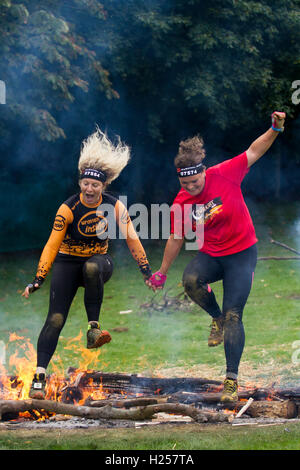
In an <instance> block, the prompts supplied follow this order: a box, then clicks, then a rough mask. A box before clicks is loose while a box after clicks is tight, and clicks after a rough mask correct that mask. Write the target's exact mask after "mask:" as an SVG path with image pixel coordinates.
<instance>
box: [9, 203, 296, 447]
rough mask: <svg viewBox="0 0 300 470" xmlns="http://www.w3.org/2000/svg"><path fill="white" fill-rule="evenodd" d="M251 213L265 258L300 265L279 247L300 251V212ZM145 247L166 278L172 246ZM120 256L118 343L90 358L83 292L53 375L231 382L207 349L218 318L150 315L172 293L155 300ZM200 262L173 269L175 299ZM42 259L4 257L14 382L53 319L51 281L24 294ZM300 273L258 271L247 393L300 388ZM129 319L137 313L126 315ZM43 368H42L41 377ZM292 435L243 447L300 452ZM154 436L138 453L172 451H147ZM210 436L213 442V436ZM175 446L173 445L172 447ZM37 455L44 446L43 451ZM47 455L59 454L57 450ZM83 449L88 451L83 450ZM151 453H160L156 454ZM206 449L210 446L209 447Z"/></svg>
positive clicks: (217, 352) (121, 250)
mask: <svg viewBox="0 0 300 470" xmlns="http://www.w3.org/2000/svg"><path fill="white" fill-rule="evenodd" d="M250 209H251V213H252V215H253V218H254V221H255V225H256V230H257V235H258V238H259V242H258V250H259V256H294V255H293V253H291V252H289V251H287V250H284V249H283V248H280V247H278V246H275V245H274V244H271V243H270V238H273V239H275V240H278V241H280V242H283V243H286V244H288V245H289V246H292V247H294V248H295V249H297V250H298V251H300V243H299V239H300V237H299V235H300V222H299V221H300V205H299V204H294V205H293V206H291V207H290V206H288V205H287V206H286V207H284V206H281V207H276V205H275V206H274V205H272V206H271V205H270V206H264V207H263V208H261V207H256V206H253V207H251V208H250ZM145 247H146V249H147V254H148V257H149V259H150V262H151V265H152V267H153V270H156V269H158V268H159V265H160V259H161V255H162V251H163V247H164V242H157V243H155V244H152V245H150V244H149V243H147V244H146V243H145ZM111 253H112V255H113V257H114V260H115V271H114V274H113V277H112V279H111V280H110V281H109V283H108V284H107V285H106V289H105V298H104V303H103V307H102V312H101V322H102V326H103V328H105V329H108V330H109V331H110V332H111V334H112V337H113V340H112V342H111V343H110V344H109V345H105V346H104V347H103V348H101V350H99V351H98V352H93V353H92V354H91V352H90V351H89V354H88V355H85V353H84V352H83V351H84V346H85V333H86V326H87V322H86V316H85V312H84V307H83V290H82V289H80V290H79V291H78V293H77V295H76V298H75V300H74V302H73V304H72V307H71V310H70V314H69V318H68V321H67V323H66V325H65V327H64V330H63V332H62V335H61V338H60V341H59V344H58V348H57V351H56V354H55V357H54V358H53V361H52V363H51V366H50V367H49V373H51V372H52V371H54V370H57V368H58V369H59V370H60V371H61V373H62V374H63V373H64V371H65V370H66V369H67V368H68V367H69V366H73V367H80V366H81V367H82V366H83V367H86V366H88V367H90V368H94V369H97V370H102V371H104V372H109V371H111V372H112V371H113V372H120V373H127V372H130V373H133V372H134V373H141V374H143V375H148V376H151V375H157V374H159V375H164V376H169V377H171V376H195V377H197V376H202V377H210V378H217V379H219V380H223V377H224V371H225V361H224V351H223V346H219V347H217V348H208V347H207V336H208V333H209V326H210V318H209V316H208V315H207V314H206V313H205V312H203V311H201V310H200V309H199V308H198V307H196V306H195V305H189V306H188V307H187V308H186V309H183V310H176V309H169V310H161V311H155V310H147V309H143V308H142V307H141V306H142V305H143V304H144V303H147V302H150V301H151V300H153V297H154V295H155V297H154V301H155V302H159V301H160V300H161V299H162V296H163V295H164V293H157V294H153V293H152V292H151V291H150V290H149V289H148V288H146V287H145V286H144V285H143V282H142V279H141V275H140V273H139V271H138V270H137V268H136V266H135V263H134V261H133V259H132V258H131V256H130V253H129V251H128V249H127V247H126V244H125V242H123V243H121V242H115V243H113V242H112V243H111ZM194 255H195V253H194V252H190V251H182V253H181V254H180V256H179V257H178V259H177V260H176V262H175V263H174V266H173V267H172V269H171V271H170V274H169V276H168V282H167V286H166V288H167V289H169V290H168V295H169V296H175V295H177V294H180V293H181V292H182V291H183V289H182V286H181V275H182V272H183V269H184V267H185V265H186V264H187V263H188V261H189V260H190V259H191V258H192V257H193V256H194ZM38 256H39V254H38V253H21V252H20V253H16V254H10V255H5V254H3V255H1V267H0V283H1V285H0V289H1V290H0V292H1V294H0V296H1V297H0V319H1V322H0V344H1V345H2V350H3V348H4V347H5V351H4V352H5V357H6V364H5V367H6V369H7V370H8V371H9V373H14V368H15V366H13V365H12V362H13V361H12V358H13V359H14V358H15V355H16V353H17V355H18V356H19V357H22V354H23V355H26V354H27V355H28V352H27V350H26V347H25V342H26V341H25V340H24V338H25V339H27V338H28V340H29V341H30V343H31V344H32V345H33V346H34V348H35V345H36V341H37V337H38V334H39V331H40V329H41V327H42V325H43V322H44V319H45V316H46V313H47V309H48V295H49V281H50V276H49V278H48V279H47V281H46V282H45V284H44V286H43V287H42V289H41V290H40V291H38V292H36V293H34V294H33V295H32V296H31V297H30V298H29V299H28V300H25V299H24V298H22V297H21V292H22V290H23V288H24V286H25V285H26V284H27V283H28V282H30V281H31V280H32V278H33V276H34V274H35V269H36V265H37V261H38ZM299 273H300V263H299V261H295V260H284V261H275V260H268V261H258V264H257V269H256V273H255V280H254V285H253V289H252V292H251V295H250V297H249V300H248V303H247V305H246V308H245V310H244V325H245V331H246V346H245V350H244V354H243V357H242V362H241V366H240V383H241V384H244V383H249V382H250V383H251V384H257V385H260V384H263V385H265V384H272V383H276V384H281V385H282V384H283V385H284V384H295V383H297V382H298V383H299V362H300V354H298V353H297V351H298V349H299V348H300V343H296V342H297V341H300V316H299V303H300V277H299ZM213 289H214V292H215V294H216V297H217V299H218V300H219V301H220V302H221V301H222V285H221V283H216V284H214V285H213ZM124 311H130V312H128V313H120V312H124ZM115 329H117V330H119V331H115ZM11 333H15V334H16V335H17V336H18V337H20V338H21V339H15V340H14V341H10V339H11V336H10V335H11ZM31 359H32V356H30V360H31ZM34 365H35V364H34V361H33V362H32V367H34ZM283 429H284V428H283ZM291 429H292V432H289V433H285V432H284V431H283V430H280V429H276V430H272V431H268V430H259V432H258V431H257V430H256V431H257V434H255V432H256V431H254V430H249V433H250V434H249V435H248V434H247V435H245V440H244V442H245V444H244V445H248V446H251V447H250V448H252V446H253V448H264V449H265V448H268V445H269V446H270V448H273V447H272V445H273V444H272V442H273V441H272V439H271V440H270V438H268V439H269V440H266V442H268V443H269V444H267V443H266V442H264V439H263V438H262V437H261V435H260V434H259V433H264V432H266V433H268V432H270V433H271V434H273V435H274V445H276V446H277V447H275V448H300V445H299V444H298V443H299V442H300V441H299V427H297V426H292V427H291ZM3 432H4V431H3ZM124 432H125V431H124ZM146 432H147V431H145V432H144V430H143V431H142V432H141V433H140V434H139V436H141V441H139V445H142V446H144V447H141V448H145V449H147V448H157V449H162V448H169V447H168V446H169V444H168V442H169V440H168V439H169V438H167V437H166V438H163V437H162V436H161V437H160V439H161V440H160V443H161V444H158V443H155V442H156V441H155V439H154V440H153V439H152V438H151V440H150V441H149V442H151V444H147V439H146V440H145V439H144V438H143V436H144V433H146ZM174 432H175V431H174ZM207 432H208V434H209V432H210V431H207ZM244 432H245V431H242V430H234V433H235V435H237V434H238V433H241V436H243V433H244ZM276 433H279V434H278V435H277V434H276ZM280 433H281V434H280ZM162 434H164V432H163V433H162ZM221 434H222V433H221ZM112 435H113V432H110V431H108V432H107V434H106V436H107V438H105V439H104V440H101V442H102V444H101V445H103V446H108V447H100V448H110V447H109V446H111V445H112V442H113V439H112V440H111V436H112ZM132 435H133V437H132V441H131V440H130V439H129V440H128V441H125V444H124V446H125V447H122V448H130V449H131V448H136V447H134V446H135V445H137V444H135V438H134V436H135V435H136V434H135V433H134V432H133V434H132ZM250 435H253V443H250V441H249V439H248V438H249V436H250ZM279 435H280V436H281V437H280V438H279V437H278V436H279ZM178 436H179V437H177V435H176V439H177V441H176V442H178V444H177V448H184V449H185V448H203V447H202V446H203V442H202V440H201V442H200V440H199V436H198V437H197V436H195V441H194V440H193V439H191V438H189V439H187V440H186V441H185V438H184V437H183V436H181V438H180V432H179V433H178ZM247 436H248V437H247ZM202 437H203V434H202ZM221 437H222V436H220V440H218V439H216V438H215V439H214V440H213V442H212V443H211V445H212V446H214V445H218V446H220V447H219V448H223V447H222V446H225V442H226V436H223V437H222V439H221ZM223 438H224V439H223ZM106 439H107V440H106ZM170 439H171V438H170ZM207 439H209V436H208V437H207ZM241 439H242V438H241V437H239V438H238V439H237V440H236V441H234V442H236V443H235V444H233V445H236V446H238V442H239V441H240V440H241ZM29 440H30V439H29ZM173 440H174V439H173V438H172V439H171V442H173ZM242 441H243V440H242ZM10 442H11V444H9V446H10V447H9V446H8V447H5V444H4V441H3V440H2V441H1V435H0V446H2V448H15V447H14V446H15V445H16V444H15V442H14V440H13V439H11V440H10ZM69 442H70V446H75V447H76V445H77V444H75V443H73V441H72V439H71V437H70V441H69ZM93 442H94V441H93ZM95 442H96V441H95ZM99 442H100V441H99ZM122 442H123V443H124V441H122ZM205 442H206V441H205ZM251 442H252V441H251ZM255 442H256V444H255ZM105 443H106V444H105ZM289 443H290V444H289ZM19 445H21V444H20V443H19ZM36 445H37V446H40V445H42V444H38V443H36ZM45 445H46V444H45ZM47 445H48V446H50V447H51V446H52V444H51V443H50V441H49V442H48V443H47ZM53 445H54V444H53ZM78 445H84V444H79V443H78ZM86 445H87V446H88V444H86ZM95 445H97V446H98V444H95ZM99 445H100V444H99ZM122 445H123V444H122ZM148 445H150V446H152V447H147V446H148ZM160 445H161V446H163V447H160ZM170 445H171V444H170ZM205 445H206V446H208V444H207V443H206V444H205ZM241 445H242V444H241ZM255 445H256V446H258V447H255ZM288 445H290V446H291V447H288ZM126 446H127V447H126ZM153 446H154V447H153ZM181 446H182V447H181ZM186 446H192V447H186ZM266 446H267V447H266ZM295 446H298V447H295ZM97 448H99V447H97ZM208 448H210V447H208ZM212 448H215V447H212ZM237 448H240V447H237ZM244 448H245V447H244Z"/></svg>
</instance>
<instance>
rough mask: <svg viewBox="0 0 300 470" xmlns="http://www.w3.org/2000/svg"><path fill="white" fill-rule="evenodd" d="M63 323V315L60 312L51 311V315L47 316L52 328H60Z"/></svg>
mask: <svg viewBox="0 0 300 470" xmlns="http://www.w3.org/2000/svg"><path fill="white" fill-rule="evenodd" d="M63 324H64V316H63V314H62V313H52V315H51V316H50V318H49V325H50V326H52V328H56V329H58V330H60V329H61V328H62V327H63Z"/></svg>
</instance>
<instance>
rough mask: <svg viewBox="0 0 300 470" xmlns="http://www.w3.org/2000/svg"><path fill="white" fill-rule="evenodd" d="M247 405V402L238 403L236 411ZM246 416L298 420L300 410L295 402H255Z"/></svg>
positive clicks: (246, 412)
mask: <svg viewBox="0 0 300 470" xmlns="http://www.w3.org/2000/svg"><path fill="white" fill-rule="evenodd" d="M244 405H245V402H238V403H237V404H236V407H235V410H239V409H241V408H242V407H243V406H244ZM245 414H247V415H249V416H251V417H252V418H258V417H265V418H287V419H291V418H296V417H297V414H298V409H297V406H296V404H295V402H294V401H293V400H285V401H271V400H261V401H253V402H252V403H251V405H250V406H249V407H248V409H247V410H246V411H245Z"/></svg>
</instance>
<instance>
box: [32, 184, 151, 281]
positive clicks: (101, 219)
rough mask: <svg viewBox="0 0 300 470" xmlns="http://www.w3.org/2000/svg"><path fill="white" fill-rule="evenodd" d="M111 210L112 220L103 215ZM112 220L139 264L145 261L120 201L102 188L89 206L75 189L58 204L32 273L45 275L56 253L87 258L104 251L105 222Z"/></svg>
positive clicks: (105, 239)
mask: <svg viewBox="0 0 300 470" xmlns="http://www.w3.org/2000/svg"><path fill="white" fill-rule="evenodd" d="M108 208H109V209H110V210H109V211H108ZM111 213H113V216H114V220H113V221H112V220H111V218H110V217H108V216H107V214H111ZM115 222H116V223H117V225H118V227H119V229H120V232H121V233H122V235H123V237H124V238H125V239H126V242H127V245H128V248H129V250H130V252H131V254H132V256H133V257H134V259H135V260H136V261H137V263H138V265H139V267H141V266H144V265H147V264H148V260H147V256H146V253H145V251H144V248H143V246H142V244H141V242H140V240H139V238H138V236H137V234H136V232H135V230H134V227H133V224H132V221H131V219H130V217H129V214H128V212H127V209H126V207H125V206H124V204H123V203H121V201H119V200H118V199H116V198H115V197H113V196H111V195H109V194H107V193H105V192H104V193H102V195H101V200H100V202H99V203H98V204H97V205H94V206H90V205H87V204H85V203H84V201H83V198H82V194H81V193H78V194H75V195H73V196H71V197H70V198H69V199H67V200H66V201H65V202H64V203H63V204H62V205H61V206H60V207H59V209H58V211H57V214H56V216H55V220H54V224H53V228H52V232H51V234H50V237H49V240H48V242H47V243H46V245H45V247H44V250H43V252H42V255H41V258H40V261H39V265H38V270H37V274H36V277H38V278H45V277H46V276H47V274H48V272H49V270H50V268H51V266H52V264H53V262H54V260H55V258H56V256H58V257H65V256H72V257H73V256H74V257H78V256H79V257H82V258H89V257H91V256H93V255H95V254H105V253H107V250H108V240H109V238H108V233H109V230H108V228H109V224H111V223H115Z"/></svg>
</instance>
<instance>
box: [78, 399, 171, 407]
mask: <svg viewBox="0 0 300 470" xmlns="http://www.w3.org/2000/svg"><path fill="white" fill-rule="evenodd" d="M168 399H169V397H143V398H123V399H121V400H118V399H117V400H115V399H112V400H110V399H104V400H92V399H90V398H87V399H86V401H85V403H84V404H85V405H86V406H91V407H93V408H102V407H103V406H106V405H110V406H113V407H114V408H133V407H136V406H148V405H158V404H160V403H167V402H168Z"/></svg>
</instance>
